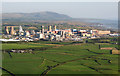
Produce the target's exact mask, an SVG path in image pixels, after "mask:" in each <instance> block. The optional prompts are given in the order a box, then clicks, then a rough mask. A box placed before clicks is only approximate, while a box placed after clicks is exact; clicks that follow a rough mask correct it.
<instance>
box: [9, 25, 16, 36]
mask: <svg viewBox="0 0 120 76" xmlns="http://www.w3.org/2000/svg"><path fill="white" fill-rule="evenodd" d="M10 30H11V35H14V34H15V31H14V26H11V27H10Z"/></svg>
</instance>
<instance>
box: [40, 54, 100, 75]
mask: <svg viewBox="0 0 120 76" xmlns="http://www.w3.org/2000/svg"><path fill="white" fill-rule="evenodd" d="M99 55H102V54H99ZM99 55H97V56H99ZM95 57H96V56H95ZM85 58H89V57H85ZM85 58H78V59H74V60H69V61H66V62H62V63H59V64H56V65H54V66H48V68H47V69H46V70H45V71H44V72H43V73H42V74H41V75H40V76H45V75H46V74H47V73H48V72H50V71H51V70H52V69H53V68H56V67H58V66H60V65H64V64H66V63H68V62H74V61H77V60H81V59H85ZM91 58H94V56H93V57H91ZM81 65H83V64H81ZM83 66H86V65H83ZM86 67H88V68H90V69H92V70H95V71H96V72H99V71H98V70H97V69H95V68H93V67H89V66H86ZM99 73H101V72H99Z"/></svg>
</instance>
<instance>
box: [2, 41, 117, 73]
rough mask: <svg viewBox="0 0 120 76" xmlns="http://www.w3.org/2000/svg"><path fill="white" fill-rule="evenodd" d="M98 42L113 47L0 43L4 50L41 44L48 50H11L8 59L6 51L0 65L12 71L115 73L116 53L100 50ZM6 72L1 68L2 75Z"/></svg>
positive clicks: (52, 43)
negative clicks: (19, 51) (24, 51)
mask: <svg viewBox="0 0 120 76" xmlns="http://www.w3.org/2000/svg"><path fill="white" fill-rule="evenodd" d="M48 44H49V45H48ZM50 44H51V45H50ZM58 45H62V46H58ZM99 45H101V47H117V45H115V44H109V43H107V44H100V43H96V44H92V43H79V44H78V43H77V45H75V42H69V43H67V42H64V43H62V42H61V43H59V42H47V41H46V42H41V43H39V42H35V43H27V44H26V43H22V44H18V43H12V44H7V43H4V44H2V46H3V49H4V50H8V49H13V48H14V49H28V48H42V47H47V48H48V49H45V50H43V51H41V50H39V49H35V51H34V53H11V55H12V58H11V57H10V56H9V54H8V53H7V52H6V53H3V66H2V67H3V68H4V69H6V70H8V71H10V72H11V73H13V74H38V75H45V74H118V55H112V54H110V50H100V49H99ZM49 47H51V48H49ZM6 73H7V72H5V71H3V74H6Z"/></svg>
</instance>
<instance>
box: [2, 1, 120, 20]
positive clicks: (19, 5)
mask: <svg viewBox="0 0 120 76" xmlns="http://www.w3.org/2000/svg"><path fill="white" fill-rule="evenodd" d="M2 9H3V10H2V12H3V13H11V12H12V13H13V12H19V13H31V12H42V11H51V12H57V13H60V14H66V15H69V16H71V17H74V18H97V19H112V20H116V19H117V17H118V3H117V2H3V3H2Z"/></svg>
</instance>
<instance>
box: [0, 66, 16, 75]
mask: <svg viewBox="0 0 120 76" xmlns="http://www.w3.org/2000/svg"><path fill="white" fill-rule="evenodd" d="M0 69H2V70H3V71H6V72H7V73H9V74H10V75H11V76H15V74H13V73H11V72H10V71H8V70H6V69H5V68H2V67H0Z"/></svg>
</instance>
